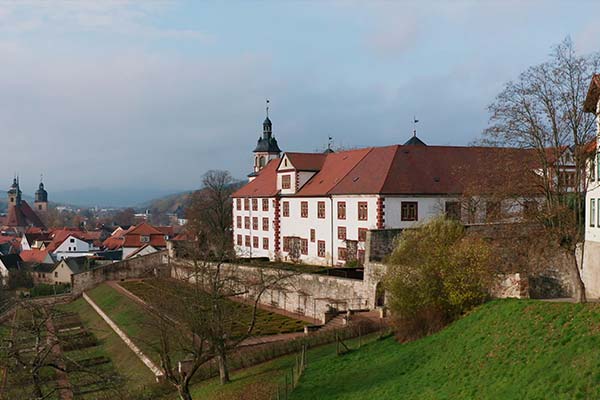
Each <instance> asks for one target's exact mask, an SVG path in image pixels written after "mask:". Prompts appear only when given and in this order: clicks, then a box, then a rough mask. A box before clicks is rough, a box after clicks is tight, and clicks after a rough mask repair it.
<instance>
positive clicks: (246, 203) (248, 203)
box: [244, 199, 250, 211]
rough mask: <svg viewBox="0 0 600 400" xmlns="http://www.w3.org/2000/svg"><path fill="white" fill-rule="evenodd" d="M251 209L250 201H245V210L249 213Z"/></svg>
mask: <svg viewBox="0 0 600 400" xmlns="http://www.w3.org/2000/svg"><path fill="white" fill-rule="evenodd" d="M249 209H250V199H244V210H246V211H248V210H249Z"/></svg>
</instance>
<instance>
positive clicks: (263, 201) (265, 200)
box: [262, 199, 269, 211]
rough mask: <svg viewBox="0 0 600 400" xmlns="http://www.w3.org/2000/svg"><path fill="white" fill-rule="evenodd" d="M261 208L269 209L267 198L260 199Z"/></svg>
mask: <svg viewBox="0 0 600 400" xmlns="http://www.w3.org/2000/svg"><path fill="white" fill-rule="evenodd" d="M262 210H263V211H269V199H262Z"/></svg>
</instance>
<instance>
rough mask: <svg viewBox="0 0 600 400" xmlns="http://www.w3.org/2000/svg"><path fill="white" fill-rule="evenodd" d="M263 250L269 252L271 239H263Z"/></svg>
mask: <svg viewBox="0 0 600 400" xmlns="http://www.w3.org/2000/svg"><path fill="white" fill-rule="evenodd" d="M263 250H269V238H263Z"/></svg>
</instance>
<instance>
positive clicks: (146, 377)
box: [59, 288, 154, 387]
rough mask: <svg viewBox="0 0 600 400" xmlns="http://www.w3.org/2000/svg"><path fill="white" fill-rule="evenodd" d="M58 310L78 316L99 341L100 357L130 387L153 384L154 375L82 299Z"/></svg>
mask: <svg viewBox="0 0 600 400" xmlns="http://www.w3.org/2000/svg"><path fill="white" fill-rule="evenodd" d="M109 289H110V288H109ZM59 308H60V309H61V310H63V311H70V312H74V313H77V314H78V315H79V317H80V318H81V321H82V322H83V324H84V325H85V327H86V328H87V329H89V330H90V332H92V333H93V334H94V335H95V336H96V338H97V339H98V340H99V342H100V345H101V351H102V354H100V355H106V356H107V357H108V358H110V359H111V361H112V364H113V366H114V367H115V369H116V370H117V372H118V373H119V375H121V376H122V377H124V378H125V379H127V380H128V381H129V382H130V384H131V385H132V386H134V387H142V386H147V385H152V384H153V383H154V375H153V374H152V373H151V372H150V370H149V369H148V368H147V367H146V366H145V365H144V364H143V363H142V362H141V361H140V359H139V358H138V357H137V356H136V355H135V354H134V353H133V352H132V351H131V350H130V349H129V347H127V346H126V345H125V343H124V342H123V341H122V340H121V338H120V337H119V336H117V334H116V333H114V331H113V330H112V329H111V328H110V327H109V326H108V325H107V324H106V322H104V320H103V319H102V318H100V316H99V315H98V314H97V313H96V312H95V311H94V310H93V309H92V307H91V306H90V305H89V304H88V303H87V302H86V301H85V300H84V299H82V298H80V299H78V300H76V301H74V302H72V303H70V304H65V305H61V306H59Z"/></svg>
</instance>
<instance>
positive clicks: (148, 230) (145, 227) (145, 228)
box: [125, 222, 164, 235]
mask: <svg viewBox="0 0 600 400" xmlns="http://www.w3.org/2000/svg"><path fill="white" fill-rule="evenodd" d="M125 235H164V233H162V232H161V231H160V230H159V229H157V228H155V227H153V226H152V225H150V224H149V223H147V222H142V223H141V224H139V225H138V226H136V227H135V228H134V229H132V230H130V231H128V232H127V233H126V234H125Z"/></svg>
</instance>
